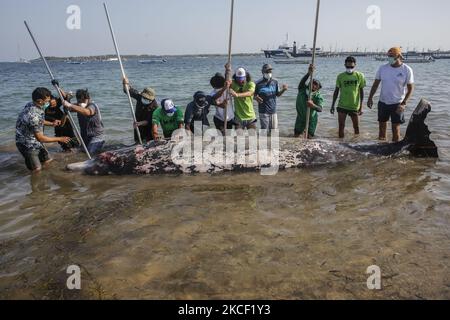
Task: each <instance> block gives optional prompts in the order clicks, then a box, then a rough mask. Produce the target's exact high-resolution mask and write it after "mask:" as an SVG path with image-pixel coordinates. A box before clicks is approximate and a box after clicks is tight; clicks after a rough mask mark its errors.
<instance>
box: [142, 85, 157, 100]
mask: <svg viewBox="0 0 450 320" xmlns="http://www.w3.org/2000/svg"><path fill="white" fill-rule="evenodd" d="M141 96H143V97H144V98H145V99H147V100H150V101H153V100H155V98H156V92H155V90H153V89H152V88H145V89H144V91H142V92H141Z"/></svg>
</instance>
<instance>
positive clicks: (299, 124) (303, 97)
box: [295, 65, 324, 138]
mask: <svg viewBox="0 0 450 320" xmlns="http://www.w3.org/2000/svg"><path fill="white" fill-rule="evenodd" d="M314 69H315V67H314V65H310V66H309V69H308V73H307V74H306V75H305V76H304V77H303V79H302V80H301V81H300V84H299V85H298V95H297V103H296V108H297V120H296V121H295V137H300V136H302V135H304V133H305V130H306V114H307V110H308V109H307V108H310V109H311V113H310V118H309V129H308V137H309V138H313V137H314V135H315V134H316V129H317V122H318V120H319V115H318V112H322V110H323V104H324V99H323V97H322V94H321V93H320V89H322V85H321V83H320V81H319V80H317V79H313V80H312V81H313V86H312V89H313V94H312V97H311V98H312V100H308V99H309V87H310V86H309V85H307V84H306V81H308V78H309V77H310V76H311V74H312V73H313V71H314Z"/></svg>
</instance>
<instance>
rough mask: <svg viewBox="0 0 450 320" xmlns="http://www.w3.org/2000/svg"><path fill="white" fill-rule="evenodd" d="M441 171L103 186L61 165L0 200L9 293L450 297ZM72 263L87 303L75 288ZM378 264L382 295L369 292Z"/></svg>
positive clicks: (422, 168)
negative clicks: (371, 269)
mask: <svg viewBox="0 0 450 320" xmlns="http://www.w3.org/2000/svg"><path fill="white" fill-rule="evenodd" d="M433 165H434V164H433V162H430V161H429V160H418V161H417V160H411V159H408V158H402V159H395V160H392V159H389V160H387V159H379V160H373V159H372V160H365V161H363V162H361V163H357V164H355V163H353V164H351V165H339V166H335V167H322V168H316V169H310V170H292V171H289V172H281V173H280V174H278V175H277V176H275V177H270V178H267V177H262V176H260V175H258V174H244V175H235V174H226V175H216V176H205V175H198V176H165V177H96V178H92V177H87V176H80V175H76V174H71V173H66V174H61V172H60V170H63V164H62V163H59V164H55V165H54V167H53V169H54V170H53V171H47V172H44V173H43V174H41V175H40V176H37V177H34V178H31V179H30V178H29V177H28V179H30V180H29V181H28V182H27V181H22V182H21V183H22V187H23V188H25V185H28V188H29V190H28V193H27V194H26V195H23V196H22V197H21V200H20V201H17V200H16V201H2V207H1V212H2V214H1V218H0V219H1V221H0V226H1V228H0V239H1V241H2V242H1V243H2V245H1V251H0V257H1V258H0V259H1V260H0V265H1V267H0V287H1V288H2V290H1V293H0V296H1V297H2V298H38V299H41V298H67V299H79V298H148V299H155V298H163V299H173V298H176V299H179V298H186V299H205V298H244V299H263V298H282V299H304V298H305V299H313V298H329V299H338V298H363V299H365V298H413V299H420V298H449V297H450V292H449V278H448V276H449V273H448V265H449V257H448V248H449V245H450V240H449V230H448V225H449V224H448V212H450V205H449V201H448V200H449V199H448V193H447V194H442V193H440V192H436V191H435V190H448V187H449V186H448V180H447V179H443V176H439V175H436V174H433V173H431V172H430V169H429V168H430V166H433ZM436 166H439V163H438V164H436ZM447 170H448V168H447ZM6 197H7V196H6ZM18 212H20V214H18ZM72 264H76V265H79V266H80V267H81V268H82V276H83V278H82V281H83V282H82V286H83V288H82V290H81V291H80V292H76V293H74V292H70V291H68V290H66V289H64V288H65V281H66V277H67V275H66V274H65V270H66V268H67V267H68V266H69V265H72ZM373 264H376V265H379V266H380V267H381V269H382V272H383V275H384V278H383V279H384V281H383V288H384V289H383V290H382V291H380V292H372V291H369V290H367V287H366V280H367V277H368V276H367V275H366V274H365V271H366V269H367V267H368V266H370V265H373Z"/></svg>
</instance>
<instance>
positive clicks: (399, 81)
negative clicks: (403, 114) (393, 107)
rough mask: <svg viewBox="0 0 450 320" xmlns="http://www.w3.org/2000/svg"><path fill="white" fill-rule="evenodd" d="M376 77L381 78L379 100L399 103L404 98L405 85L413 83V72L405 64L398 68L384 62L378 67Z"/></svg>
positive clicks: (387, 102)
mask: <svg viewBox="0 0 450 320" xmlns="http://www.w3.org/2000/svg"><path fill="white" fill-rule="evenodd" d="M376 79H377V80H381V96H380V101H381V102H383V103H385V104H399V103H402V102H403V100H404V99H405V96H406V89H407V85H408V84H413V83H414V72H413V70H412V69H411V67H410V66H408V65H406V64H402V65H401V66H400V67H398V68H395V67H393V66H391V65H390V64H385V65H383V66H381V67H380V68H379V69H378V72H377V75H376Z"/></svg>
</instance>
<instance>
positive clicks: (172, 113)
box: [166, 112, 175, 118]
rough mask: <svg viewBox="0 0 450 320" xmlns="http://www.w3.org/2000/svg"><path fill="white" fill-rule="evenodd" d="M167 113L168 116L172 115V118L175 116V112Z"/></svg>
mask: <svg viewBox="0 0 450 320" xmlns="http://www.w3.org/2000/svg"><path fill="white" fill-rule="evenodd" d="M166 114H167V116H168V117H171V118H172V117H173V116H174V114H175V112H171V113H166Z"/></svg>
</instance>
